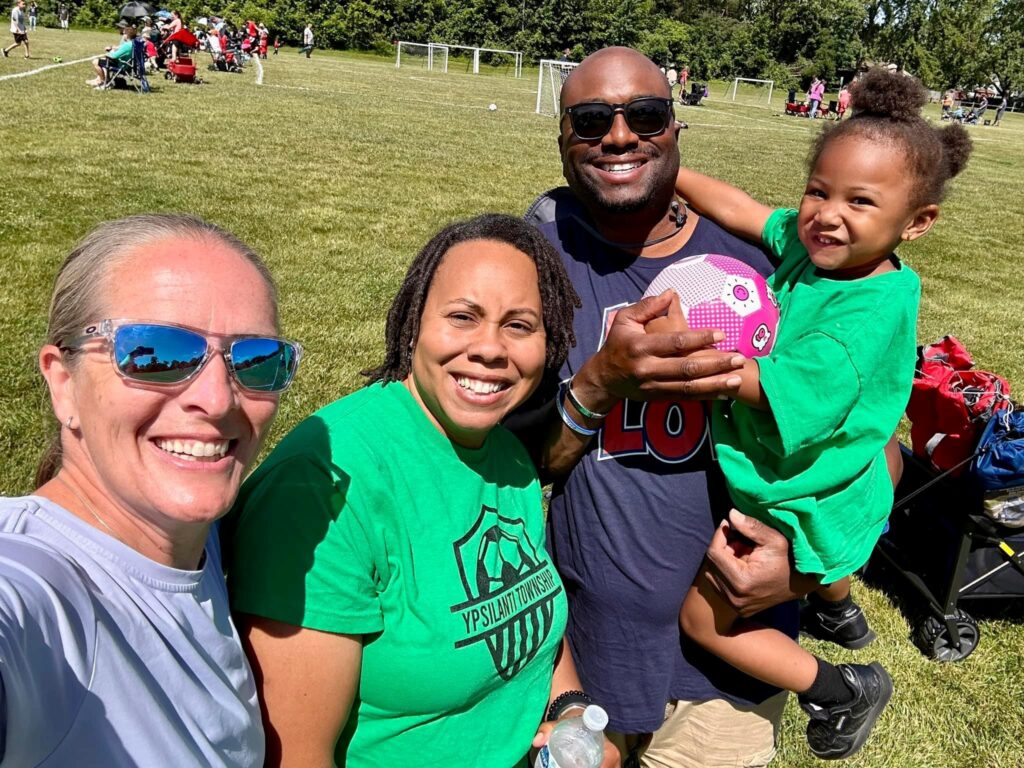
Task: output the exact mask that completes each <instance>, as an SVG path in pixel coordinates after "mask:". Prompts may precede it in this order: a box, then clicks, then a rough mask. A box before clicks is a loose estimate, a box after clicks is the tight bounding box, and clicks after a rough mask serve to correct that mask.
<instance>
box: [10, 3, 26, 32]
mask: <svg viewBox="0 0 1024 768" xmlns="http://www.w3.org/2000/svg"><path fill="white" fill-rule="evenodd" d="M11 33H12V34H18V35H24V34H25V12H24V11H23V10H21V8H19V7H18V6H14V8H12V9H11Z"/></svg>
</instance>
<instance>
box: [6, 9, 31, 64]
mask: <svg viewBox="0 0 1024 768" xmlns="http://www.w3.org/2000/svg"><path fill="white" fill-rule="evenodd" d="M11 34H12V35H14V43H13V44H12V45H9V46H7V47H6V48H4V49H3V54H4V58H5V59H6V58H7V56H8V54H10V52H11V51H13V50H14V49H15V48H17V47H18V46H19V45H24V46H25V58H26V59H29V58H31V56H29V52H28V30H26V29H25V0H18V2H17V3H16V4H15V6H14V7H13V8H12V9H11Z"/></svg>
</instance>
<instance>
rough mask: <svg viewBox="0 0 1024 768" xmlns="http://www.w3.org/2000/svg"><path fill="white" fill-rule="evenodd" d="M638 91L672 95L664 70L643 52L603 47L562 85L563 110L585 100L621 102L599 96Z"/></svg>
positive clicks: (583, 62)
mask: <svg viewBox="0 0 1024 768" xmlns="http://www.w3.org/2000/svg"><path fill="white" fill-rule="evenodd" d="M637 88H639V89H641V91H643V90H644V89H646V90H648V91H649V92H645V93H642V95H644V96H663V97H665V98H671V96H672V92H671V91H670V90H669V87H668V81H667V80H666V79H665V76H664V75H663V74H662V73H661V70H660V69H658V67H657V66H656V65H655V64H654V62H653V61H651V60H650V59H649V58H647V57H646V56H644V55H643V54H642V53H640V51H635V50H633V49H632V48H622V47H618V46H616V47H613V48H602V49H601V50H599V51H596V52H595V53H592V54H590V55H589V56H587V58H585V59H584V60H583V61H582V62H580V65H579V66H578V67H576V68H575V69H574V70H573V71H572V72H570V73H569V76H568V77H567V78H566V79H565V82H564V83H563V84H562V92H561V96H560V100H561V107H562V109H563V110H564V109H565V108H566V107H568V106H572V105H573V104H578V103H580V102H583V101H608V102H611V103H616V102H620V103H621V100H618V99H611V98H605V97H602V96H596V95H595V94H598V93H607V92H612V91H622V90H623V89H625V90H628V91H630V92H634V91H636V89H637ZM634 98H635V97H634ZM627 100H628V99H627Z"/></svg>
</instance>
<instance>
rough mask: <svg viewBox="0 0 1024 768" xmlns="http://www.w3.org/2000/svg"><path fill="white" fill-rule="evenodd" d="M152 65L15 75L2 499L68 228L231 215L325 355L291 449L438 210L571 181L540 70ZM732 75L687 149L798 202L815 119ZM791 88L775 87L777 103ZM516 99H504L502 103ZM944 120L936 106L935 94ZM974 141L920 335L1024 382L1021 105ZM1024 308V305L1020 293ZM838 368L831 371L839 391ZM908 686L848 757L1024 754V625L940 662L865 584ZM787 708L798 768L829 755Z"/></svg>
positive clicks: (312, 362) (29, 407)
mask: <svg viewBox="0 0 1024 768" xmlns="http://www.w3.org/2000/svg"><path fill="white" fill-rule="evenodd" d="M31 39H32V46H33V47H32V53H33V60H31V61H25V60H24V59H23V58H20V56H19V52H18V51H15V52H14V56H13V57H12V58H10V59H0V78H3V77H4V76H5V75H9V74H14V73H17V72H25V71H29V70H31V69H34V68H37V67H40V66H43V65H47V64H51V63H53V62H52V59H53V57H54V56H60V57H62V58H63V61H64V62H69V61H72V60H74V59H77V58H81V57H85V56H88V55H90V54H92V53H95V52H99V51H102V49H103V46H104V45H109V44H111V43H114V42H116V37H115V35H113V34H101V33H97V32H84V31H72V32H70V33H61V32H59V31H57V30H39V31H37V32H36V33H34V34H33V35H32V38H31ZM197 60H198V61H199V62H200V64H201V65H202V70H203V71H202V74H203V78H204V81H205V82H204V83H203V84H202V85H198V86H187V85H175V84H172V83H168V82H166V81H164V80H163V79H162V78H160V79H158V80H155V81H154V91H153V93H151V94H149V95H147V96H140V95H137V94H135V93H132V92H107V93H97V92H94V91H92V90H90V89H89V88H87V87H86V86H85V85H84V84H83V81H84V80H85V79H86V78H88V77H91V69H90V68H89V66H88V64H87V63H81V64H75V65H72V66H64V67H59V68H54V69H51V70H48V71H46V72H43V73H41V74H38V75H33V76H30V77H25V78H19V79H7V80H0V104H3V114H4V120H3V121H2V123H0V168H2V169H3V184H2V185H0V253H2V261H0V264H2V266H0V274H2V280H0V326H2V327H3V329H4V331H5V336H6V338H7V343H6V344H4V345H3V346H2V348H0V370H2V371H4V373H5V378H6V381H5V386H4V387H2V388H0V454H2V455H3V456H4V457H5V460H4V462H3V464H2V466H0V493H4V494H15V493H24V492H27V491H30V490H31V489H32V486H31V477H32V473H33V469H34V464H35V460H36V458H37V456H38V454H39V453H40V451H41V450H42V447H43V445H44V443H45V438H44V435H45V434H46V433H47V432H48V431H49V430H50V429H52V428H55V426H56V425H55V424H54V423H53V419H52V416H51V415H50V413H49V410H48V408H49V406H48V404H47V401H46V398H45V396H44V392H43V386H42V381H41V379H40V377H39V376H38V374H37V373H36V370H35V359H34V358H35V352H36V349H37V347H38V345H39V343H40V340H41V338H42V336H43V332H44V326H45V312H46V306H47V302H48V299H49V287H50V284H51V282H52V279H53V276H54V273H55V271H56V268H57V266H58V265H59V263H60V262H61V260H62V258H63V257H64V255H65V254H66V253H67V252H68V250H69V248H70V247H71V245H72V243H74V242H75V241H76V240H77V239H78V238H79V237H81V236H82V235H83V234H84V233H85V232H86V231H88V230H89V229H90V228H91V227H92V226H93V225H94V224H96V223H97V222H99V221H102V220H104V219H109V218H113V217H117V216H121V215H124V214H128V213H134V212H141V211H151V210H165V211H167V210H185V211H192V212H195V213H198V214H200V215H202V216H206V217H208V218H211V219H213V220H215V221H217V222H218V223H220V224H223V225H225V226H227V227H228V228H229V229H231V230H233V231H235V232H237V233H238V234H239V235H240V236H241V237H243V238H244V239H246V240H248V241H249V242H251V243H252V244H253V245H255V246H256V247H257V249H258V250H259V251H260V252H261V253H263V254H264V255H265V256H266V258H267V261H268V262H269V264H270V267H271V269H272V270H273V272H274V274H275V275H276V276H277V278H278V281H279V283H280V286H281V299H282V317H283V324H284V331H285V333H286V334H287V335H289V336H292V337H294V338H297V339H299V340H300V341H301V342H302V343H303V345H304V346H305V348H306V350H307V355H306V357H305V359H304V360H303V364H302V366H303V367H302V370H301V372H300V376H299V380H298V382H297V383H296V385H295V387H294V388H292V389H291V390H290V391H289V392H288V394H287V395H286V396H285V398H284V399H283V403H282V407H281V414H280V417H279V419H278V421H277V424H276V426H275V429H274V432H273V434H272V436H271V441H270V442H271V444H273V443H275V442H276V441H277V440H278V439H280V437H281V436H282V435H283V434H284V432H285V431H286V430H287V429H288V428H290V427H291V426H293V425H294V424H295V423H296V422H297V421H298V420H299V419H301V418H302V417H304V416H306V415H307V414H309V413H310V412H311V411H313V410H314V409H315V408H317V407H319V406H321V405H323V404H324V403H326V402H328V401H330V400H332V399H334V398H336V397H338V396H340V395H342V394H344V393H346V392H349V391H351V390H352V389H353V388H355V387H357V386H358V385H359V382H360V377H359V375H358V371H359V370H361V369H363V368H366V367H367V366H369V365H371V364H375V363H376V362H378V357H379V355H380V354H381V349H382V332H383V322H384V311H385V308H386V307H387V306H388V303H389V301H390V298H391V296H392V295H393V293H394V292H395V290H396V289H397V287H398V284H399V282H400V280H401V277H402V275H403V273H404V269H405V266H406V264H407V263H408V261H409V260H410V258H411V256H412V255H413V253H414V252H415V251H416V250H417V249H418V248H419V247H420V246H421V245H422V244H423V243H424V242H426V240H427V239H428V237H429V236H430V234H432V233H433V232H434V231H435V230H436V229H437V228H438V227H440V226H441V225H442V224H444V223H445V222H448V221H450V220H451V219H453V218H455V217H462V216H468V215H471V214H475V213H479V212H481V211H488V210H494V211H507V212H514V213H519V212H522V211H523V209H524V208H525V207H526V206H527V204H528V203H529V202H530V201H531V200H532V199H533V197H534V196H535V195H536V194H537V193H538V192H541V191H543V190H544V189H547V188H549V187H552V186H555V185H558V184H559V183H560V182H561V174H560V165H559V161H558V156H557V148H556V144H555V131H556V123H555V121H554V120H552V119H550V118H544V117H540V116H537V115H535V114H534V113H533V106H534V100H535V93H534V91H535V88H536V71H535V70H530V69H528V70H526V72H525V73H524V77H523V78H522V79H520V80H515V79H512V78H511V77H508V76H506V75H505V70H504V69H502V70H500V71H497V72H487V73H485V74H484V75H481V76H472V75H468V74H465V73H464V72H458V73H456V72H454V71H453V72H452V73H450V74H448V75H443V74H437V73H427V72H425V71H422V70H420V69H415V68H405V67H403V68H402V69H400V70H396V69H395V67H394V65H393V61H392V60H386V59H381V58H375V57H369V56H357V55H344V54H335V53H329V52H324V51H317V52H315V53H314V55H313V58H312V59H310V60H306V59H305V58H304V57H301V56H299V55H298V54H297V53H296V52H295V50H294V49H283V50H282V51H281V54H280V56H277V57H274V56H270V58H269V59H268V60H267V61H266V62H265V63H264V79H263V85H262V86H258V85H257V84H256V71H255V69H253V68H250V69H248V70H247V71H246V72H245V73H243V74H240V75H232V74H223V73H214V72H207V71H205V66H206V64H207V63H208V57H206V56H201V55H200V56H197ZM724 85H725V84H720V85H719V86H718V87H717V88H716V89H713V91H712V98H711V99H709V100H707V101H706V102H705V105H704V106H703V107H699V108H686V109H684V110H682V111H681V117H682V118H683V119H685V120H687V121H688V122H689V125H690V128H689V130H688V131H684V132H683V133H682V134H681V137H682V138H681V141H680V149H681V152H682V157H683V161H684V162H685V163H687V164H689V165H690V166H692V167H694V168H696V169H699V170H701V171H704V172H707V173H711V174H715V175H718V176H721V177H723V178H725V179H728V180H729V181H732V182H735V183H737V184H739V185H741V186H743V187H745V188H746V189H748V190H749V191H750V192H752V193H753V194H754V195H756V196H758V197H759V198H761V199H762V200H764V201H765V202H767V203H770V204H778V205H782V204H790V205H792V204H794V203H796V201H797V200H798V195H799V192H800V190H801V188H802V187H801V185H802V183H803V178H804V169H803V158H804V157H805V155H806V152H807V148H808V142H809V140H810V137H811V135H812V134H813V133H814V132H815V131H816V130H818V129H819V128H820V122H819V123H813V124H812V123H811V122H810V121H807V120H798V119H795V118H787V117H782V116H778V115H776V114H775V113H774V112H773V111H772V110H770V109H765V108H754V107H750V106H744V105H742V104H733V103H731V102H726V101H725V100H724V99H723V98H722V95H721V94H723V93H724ZM781 101H782V94H776V96H775V97H774V99H773V102H774V104H775V105H776V106H778V105H780V104H781ZM491 102H494V103H496V104H497V105H498V110H497V111H496V112H489V111H488V110H487V105H488V104H489V103H491ZM933 114H934V116H936V117H937V114H938V108H937V107H935V108H934V110H933ZM972 135H973V136H975V137H976V139H977V143H976V155H975V157H974V159H973V160H972V162H971V164H970V166H969V168H968V169H967V171H966V172H965V174H964V175H963V177H962V178H960V179H957V180H956V181H955V182H954V183H953V186H952V191H951V194H950V197H949V200H948V202H947V204H946V205H945V207H944V208H943V218H942V220H941V221H940V222H939V223H938V225H937V227H936V228H935V230H934V231H933V232H932V233H931V234H930V235H929V236H928V237H926V238H924V239H923V240H921V241H919V242H918V243H915V244H914V245H913V246H912V247H908V248H906V249H904V250H903V251H902V254H903V256H904V257H905V258H906V259H907V261H908V262H909V263H910V264H911V265H912V266H913V267H914V268H915V269H916V270H918V272H919V273H920V274H921V275H922V278H923V281H924V301H923V306H922V314H921V322H920V328H919V339H920V340H921V341H930V340H933V339H935V338H937V337H939V336H941V335H943V334H946V333H953V334H956V335H957V336H959V337H960V338H961V339H962V340H963V341H964V342H965V343H966V344H967V346H968V348H969V349H971V350H972V352H973V353H974V354H975V357H976V359H977V360H978V362H979V364H980V365H981V366H982V367H985V368H990V369H992V370H996V371H999V372H1001V373H1002V374H1004V375H1006V376H1007V377H1008V378H1009V379H1010V381H1011V383H1012V384H1013V385H1015V386H1017V387H1024V356H1022V355H1021V341H1022V340H1021V327H1022V325H1021V321H1020V314H1021V300H1020V297H1019V293H1020V292H1019V287H1018V284H1017V278H1015V277H1014V275H1015V274H1016V272H1015V270H1016V269H1018V268H1019V267H1018V265H1017V262H1016V261H1014V260H1015V259H1017V258H1019V254H1018V252H1017V250H1016V247H1015V246H1016V245H1018V244H1019V243H1022V242H1024V219H1022V218H1021V216H1020V209H1021V200H1024V159H1022V154H1024V153H1022V151H1024V118H1022V117H1020V116H1019V115H1007V117H1006V119H1005V120H1004V124H1003V126H1001V127H999V128H975V129H972ZM1014 307H1016V309H1014ZM825 385H826V383H825V382H823V386H825ZM856 596H857V597H858V599H860V600H862V601H863V604H864V606H865V608H866V609H867V612H868V614H869V615H870V618H871V621H872V624H873V625H874V626H875V628H876V629H877V630H878V632H879V636H880V639H879V641H878V642H877V643H876V644H875V645H874V646H872V647H871V648H870V649H868V650H865V651H861V652H858V653H857V654H853V653H849V652H844V651H840V650H836V649H834V648H829V647H825V646H818V645H815V646H812V647H813V649H814V650H816V651H821V652H822V653H824V654H826V655H827V656H828V658H830V659H833V660H839V661H846V660H850V659H858V660H862V659H876V658H877V659H878V660H880V661H882V662H883V663H884V664H885V665H886V666H887V667H888V668H889V669H890V670H891V671H892V673H893V677H894V678H895V681H896V686H897V692H896V695H895V697H894V699H893V703H892V705H891V707H890V708H889V710H888V713H887V715H886V716H885V718H884V721H883V722H882V724H881V726H880V727H879V728H878V731H877V735H876V736H874V737H873V738H872V740H871V741H870V742H869V744H868V745H867V747H866V748H865V749H864V751H863V753H862V754H861V755H859V756H858V757H856V758H855V759H853V760H851V761H849V765H850V766H899V767H900V768H910V767H911V766H914V767H919V768H935V767H940V766H941V767H943V768H945V767H947V766H949V767H954V766H963V768H979V767H981V766H986V767H991V768H996V767H997V766H998V767H1000V768H1002V767H1004V766H1024V757H1022V752H1021V749H1022V747H1021V741H1022V737H1024V705H1022V702H1024V674H1022V670H1024V625H1022V624H1021V623H1020V621H1019V620H1018V621H1017V622H1016V623H1015V622H1013V621H1008V620H985V621H983V622H982V627H981V629H982V642H981V646H980V648H979V650H978V651H976V652H975V653H974V655H973V656H971V657H970V658H969V659H968V660H966V661H965V662H964V663H962V664H955V665H940V664H937V663H934V662H929V661H927V660H926V659H925V658H924V657H922V656H921V655H920V654H919V653H918V652H917V650H916V649H915V648H914V647H913V646H912V645H911V644H910V642H909V640H908V632H909V630H908V624H907V622H906V621H905V619H904V618H903V617H902V615H901V614H900V613H899V612H897V611H896V610H895V609H894V607H893V605H892V604H891V602H890V601H889V599H888V598H887V597H886V596H885V595H884V594H883V593H881V592H876V591H873V590H869V589H867V588H865V587H863V586H860V585H858V588H857V593H856ZM803 724H804V720H803V716H802V714H801V713H799V712H798V710H797V709H796V706H795V704H793V703H791V704H790V709H789V710H788V711H787V718H786V721H785V724H784V730H783V734H782V744H781V754H780V757H779V759H778V761H777V764H778V765H781V766H812V765H817V764H818V763H817V761H815V760H814V759H813V758H812V757H811V756H810V755H809V753H808V751H807V749H806V746H805V744H804V742H803V733H802V731H803Z"/></svg>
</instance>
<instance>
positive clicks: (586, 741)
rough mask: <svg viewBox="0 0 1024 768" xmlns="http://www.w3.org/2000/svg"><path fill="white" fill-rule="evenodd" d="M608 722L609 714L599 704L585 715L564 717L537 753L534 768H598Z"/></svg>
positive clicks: (588, 709)
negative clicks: (566, 718)
mask: <svg viewBox="0 0 1024 768" xmlns="http://www.w3.org/2000/svg"><path fill="white" fill-rule="evenodd" d="M607 725H608V714H607V713H606V712H605V711H604V710H603V709H601V707H599V706H597V705H596V704H591V705H590V706H589V707H587V708H586V709H585V710H583V716H582V717H571V718H569V719H568V720H562V721H561V722H560V723H559V724H558V725H556V726H555V728H554V730H553V731H551V737H550V738H549V739H548V743H547V744H545V745H544V746H543V747H541V748H540V752H538V753H537V762H536V763H535V764H534V768H599V766H600V765H601V761H602V760H603V759H604V729H605V726H607Z"/></svg>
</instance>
